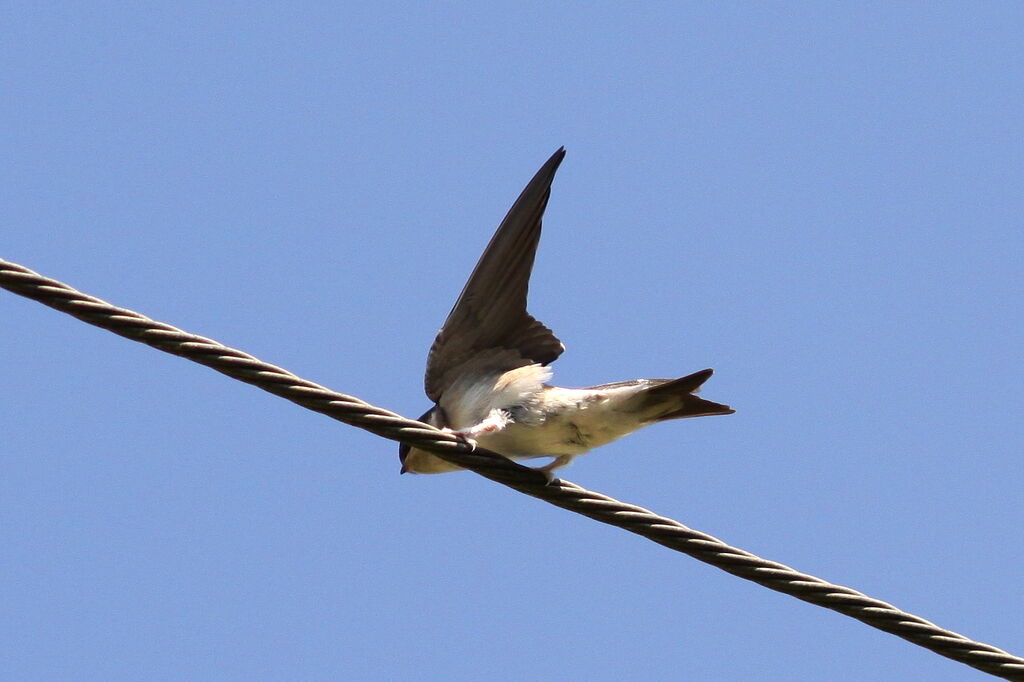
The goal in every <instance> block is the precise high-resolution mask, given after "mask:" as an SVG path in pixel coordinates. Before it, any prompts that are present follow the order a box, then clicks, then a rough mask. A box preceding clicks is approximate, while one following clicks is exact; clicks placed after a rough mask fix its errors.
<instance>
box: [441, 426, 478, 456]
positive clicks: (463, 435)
mask: <svg viewBox="0 0 1024 682" xmlns="http://www.w3.org/2000/svg"><path fill="white" fill-rule="evenodd" d="M441 430H442V431H444V432H445V433H450V434H452V435H453V436H455V437H456V438H458V439H459V440H461V441H462V442H463V443H465V444H466V445H468V446H469V449H470V451H473V450H476V440H475V439H474V438H473V436H472V435H470V432H471V431H472V429H466V430H464V431H456V430H455V429H449V428H448V427H447V426H445V427H442V429H441Z"/></svg>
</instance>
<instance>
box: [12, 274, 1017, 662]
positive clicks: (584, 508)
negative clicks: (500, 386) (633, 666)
mask: <svg viewBox="0 0 1024 682" xmlns="http://www.w3.org/2000/svg"><path fill="white" fill-rule="evenodd" d="M0 287H3V288H4V289H7V290H9V291H12V292H14V293H16V294H19V295H21V296H24V297H26V298H30V299H33V300H35V301H38V302H40V303H42V304H44V305H47V306H50V307H51V308H55V309H57V310H60V311H61V312H65V313H68V314H69V315H72V316H74V317H77V318H78V319H80V320H82V321H83V322H88V323H89V324H91V325H95V326H97V327H100V328H102V329H106V330H108V331H111V332H113V333H115V334H118V335H120V336H124V337H125V338H128V339H131V340H133V341H139V342H141V343H145V344H147V345H149V346H152V347H153V348H156V349H158V350H162V351H164V352H165V353H171V354H173V355H178V356H181V357H183V358H186V359H188V360H192V361H193V362H198V363H199V364H202V365H206V366H207V367H210V368H212V369H215V370H217V371H218V372H221V373H222V374H226V375H228V376H229V377H232V378H234V379H238V380H239V381H243V382H245V383H247V384H251V385H253V386H256V387H258V388H261V389H263V390H265V391H268V392H270V393H273V394H274V395H277V396H280V397H282V398H285V399H287V400H290V401H292V402H293V403H296V404H298V405H301V406H302V407H305V408H307V409H310V410H313V411H315V412H319V413H321V414H324V415H327V416H328V417H331V418H333V419H337V420H338V421H341V422H344V423H346V424H350V425H352V426H358V427H359V428H362V429H366V430H367V431H370V432H371V433H374V434H377V435H378V436H382V437H384V438H389V439H391V440H397V441H402V442H405V443H409V444H410V445H415V446H416V447H419V448H424V449H428V450H431V451H433V452H436V453H437V454H438V455H439V456H441V457H442V458H443V459H445V460H447V461H449V462H452V463H453V464H456V465H458V466H460V467H463V468H466V469H470V470H472V471H474V472H476V473H477V474H480V475H481V476H484V477H486V478H489V479H491V480H492V481H496V482H498V483H502V484H504V485H507V486H509V487H511V488H513V489H515V490H518V491H519V492H522V493H525V494H527V495H531V496H533V497H536V498H538V499H541V500H544V501H545V502H549V503H551V504H553V505H555V506H558V507H561V508H563V509H567V510H569V511H573V512H576V513H577V514H582V515H584V516H587V517H589V518H591V519H594V520H595V521H600V522H601V523H606V524H609V525H612V526H616V527H618V528H622V529H624V530H628V531H629V532H631V533H636V534H637V535H641V536H643V537H645V538H647V539H649V540H652V541H654V542H657V543H658V544H661V545H664V546H665V547H668V548H670V549H674V550H676V551H678V552H683V553H684V554H688V555H690V556H691V557H693V558H695V559H698V560H700V561H703V562H705V563H708V564H711V565H712V566H716V567H718V568H720V569H722V570H724V571H728V572H729V573H732V574H733V575H736V576H739V577H741V578H745V579H747V580H751V581H753V582H756V583H758V584H760V585H763V586H765V587H767V588H770V589H772V590H775V591H777V592H782V593H784V594H788V595H790V596H793V597H796V598H797V599H802V600H803V601H806V602H810V603H812V604H816V605H818V606H822V607H825V608H827V609H831V610H833V611H838V612H839V613H842V614H844V615H847V616H850V617H851V618H856V619H857V620H859V621H861V622H863V623H866V624H868V625H870V626H872V627H875V628H878V629H879V630H883V631H885V632H888V633H891V634H894V635H896V636H898V637H902V638H903V639H905V640H907V641H909V642H913V643H914V644H917V645H918V646H922V647H925V648H926V649H929V650H931V651H933V652H935V653H937V654H940V655H942V656H945V657H947V658H951V659H953V660H955V661H959V662H961V663H965V664H967V665H969V666H971V667H974V668H977V669H978V670H982V671H984V672H987V673H990V674H992V675H995V676H997V677H1002V678H1004V679H1008V680H1024V659H1022V658H1020V657H1017V656H1014V655H1012V654H1010V653H1008V652H1006V651H1003V650H1002V649H998V648H996V647H994V646H991V645H989V644H984V643H982V642H977V641H974V640H971V639H969V638H967V637H965V636H963V635H960V634H958V633H955V632H952V631H950V630H944V629H942V628H940V627H938V626H937V625H935V624H933V623H930V622H928V621H926V620H924V619H923V618H920V617H918V616H915V615H913V614H910V613H907V612H905V611H901V610H900V609H898V608H896V607H895V606H893V605H891V604H887V603H885V602H883V601H879V600H877V599H873V598H871V597H869V596H867V595H865V594H863V593H861V592H858V591H856V590H854V589H851V588H849V587H844V586H842V585H836V584H833V583H829V582H827V581H825V580H822V579H821V578H817V577H815V576H812V575H807V574H805V573H800V572H799V571H796V570H794V569H792V568H790V567H788V566H785V565H783V564H780V563H776V562H774V561H769V560H767V559H763V558H761V557H758V556H756V555H754V554H751V553H750V552H746V551H744V550H742V549H738V548H736V547H731V546H730V545H727V544H726V543H724V542H722V541H721V540H718V539H717V538H714V537H712V536H710V535H707V534H705V533H701V532H699V531H696V530H693V529H691V528H688V527H686V526H684V525H683V524H681V523H679V522H678V521H675V520H673V519H670V518H666V517H664V516H659V515H657V514H655V513H654V512H651V511H649V510H647V509H644V508H642V507H637V506H635V505H631V504H627V503H624V502H620V501H618V500H616V499H614V498H611V497H608V496H606V495H602V494H600V493H597V492H593V491H591V490H586V489H584V488H581V487H580V486H578V485H576V484H574V483H570V482H568V481H563V480H561V479H555V480H554V481H552V482H551V483H550V484H549V483H548V482H547V479H546V477H545V476H544V475H543V474H541V473H539V472H537V471H534V470H533V469H531V468H529V467H525V466H522V465H519V464H516V463H515V462H512V461H511V460H509V459H507V458H505V457H503V456H501V455H498V454H495V453H492V452H488V451H486V450H482V449H476V450H473V449H472V448H471V447H470V446H469V445H467V444H466V443H465V442H463V441H462V440H460V439H459V438H458V437H456V436H454V435H452V434H450V433H445V432H443V431H440V430H438V429H436V428H434V427H432V426H429V425H427V424H424V423H422V422H418V421H415V420H412V419H406V418H405V417H402V416H401V415H398V414H395V413H394V412H389V411H388V410H384V409H381V408H379V407H376V406H374V405H370V404H369V403H366V402H364V401H362V400H359V399H358V398H355V397H353V396H349V395H345V394H343V393H336V392H334V391H332V390H330V389H328V388H325V387H324V386H320V385H319V384H315V383H313V382H311V381H307V380H306V379H302V378H300V377H298V376H295V375H294V374H292V373H291V372H288V371H287V370H284V369H282V368H280V367H275V366H274V365H269V364H267V363H265V362H262V361H261V360H259V359H257V358H255V357H253V356H251V355H249V354H248V353H244V352H242V351H240V350H237V349H235V348H230V347H228V346H224V345H222V344H220V343H217V342H216V341H214V340H212V339H208V338H205V337H202V336H197V335H195V334H189V333H188V332H185V331H183V330H181V329H178V328H177V327H173V326H171V325H169V324H165V323H163V322H157V321H156V320H152V319H150V318H148V317H146V316H145V315H142V314H140V313H137V312H134V311H131V310H127V309H124V308H118V307H116V306H113V305H111V304H109V303H107V302H105V301H102V300H100V299H98V298H95V297H94V296H89V295H88V294H84V293H82V292H80V291H78V290H76V289H74V288H72V287H70V286H68V285H67V284H64V283H62V282H58V281H57V280H53V279H49V278H47V277H43V276H42V275H39V274H37V273H35V272H33V271H32V270H29V269H28V268H26V267H24V266H21V265H17V264H15V263H11V262H8V261H5V260H2V259H0Z"/></svg>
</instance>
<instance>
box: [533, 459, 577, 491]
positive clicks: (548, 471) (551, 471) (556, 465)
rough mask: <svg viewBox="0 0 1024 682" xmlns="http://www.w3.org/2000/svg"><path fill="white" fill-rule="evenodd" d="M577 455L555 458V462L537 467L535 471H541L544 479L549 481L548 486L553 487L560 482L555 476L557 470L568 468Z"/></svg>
mask: <svg viewBox="0 0 1024 682" xmlns="http://www.w3.org/2000/svg"><path fill="white" fill-rule="evenodd" d="M574 457H576V455H559V456H558V457H555V459H554V461H552V462H551V463H549V464H545V465H544V466H542V467H535V468H534V471H539V472H540V473H542V474H544V478H546V479H548V485H551V484H552V483H554V482H555V481H557V480H558V477H557V476H555V469H561V468H562V467H564V466H568V465H569V462H571V461H572V460H573V458H574Z"/></svg>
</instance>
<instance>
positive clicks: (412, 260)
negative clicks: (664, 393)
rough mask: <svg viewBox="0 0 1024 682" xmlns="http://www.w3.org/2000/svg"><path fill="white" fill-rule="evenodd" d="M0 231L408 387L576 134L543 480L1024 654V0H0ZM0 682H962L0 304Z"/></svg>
mask: <svg viewBox="0 0 1024 682" xmlns="http://www.w3.org/2000/svg"><path fill="white" fill-rule="evenodd" d="M3 24H4V27H5V28H4V34H5V37H4V40H3V42H2V43H0V52H2V78H3V90H4V92H5V96H4V97H3V98H2V101H0V128H2V129H3V131H4V132H3V135H2V136H0V157H2V158H3V162H2V163H0V169H2V170H0V172H2V174H3V176H2V182H0V225H2V228H0V256H2V257H4V258H7V259H9V260H13V261H15V262H19V263H22V264H24V265H27V266H28V267H31V268H33V269H36V270H38V271H40V272H42V273H43V274H45V275H48V276H51V277H54V278H57V279H61V280H63V281H66V282H68V283H70V284H72V285H73V286H76V287H79V288H81V289H83V290H84V291H86V292H88V293H91V294H93V295H96V296H99V297H101V298H105V299H107V300H109V301H111V302H113V303H115V304H117V305H121V306H125V307H129V308H132V309H135V310H138V311H140V312H143V313H145V314H147V315H150V316H152V317H155V318H157V319H159V320H163V321H167V322H170V323H172V324H175V325H178V326H181V327H183V328H185V329H187V330H189V331H192V332H195V333H198V334H203V335H206V336H210V337H213V338H215V339H218V340H219V341H221V342H223V343H226V344H228V345H232V346H236V347H239V348H242V349H244V350H246V351H248V352H250V353H253V354H255V355H257V356H259V357H260V358H262V359H264V360H267V361H268V362H272V363H275V364H278V365H281V366H284V367H287V368H288V369H290V370H292V371H294V372H296V373H298V374H300V375H302V376H304V377H307V378H309V379H312V380H314V381H317V382H320V383H323V384H325V385H328V386H330V387H332V388H334V389H336V390H339V391H342V392H346V393H350V394H353V395H356V396H359V397H361V398H363V399H365V400H368V401H370V402H372V403H375V404H377V405H381V406H383V407H387V408H389V409H393V410H396V411H399V412H402V413H403V414H406V415H409V416H416V415H418V414H420V413H421V412H422V411H423V410H424V409H425V408H426V407H427V401H426V398H425V397H424V396H423V394H422V371H423V365H424V360H425V356H426V351H427V348H428V346H429V344H430V342H431V340H432V338H433V335H434V333H435V331H436V329H437V327H438V326H439V325H440V323H441V322H442V320H443V318H444V316H445V315H446V314H447V312H448V310H449V308H450V307H451V305H452V303H453V302H454V300H455V297H456V295H457V294H458V292H459V290H460V288H461V287H462V284H463V282H464V281H465V278H466V277H467V276H468V274H469V272H470V270H471V269H472V266H473V264H474V263H475V262H476V259H477V257H478V256H479V253H480V251H481V250H482V248H483V246H484V245H485V244H486V243H487V240H488V239H489V238H490V235H491V233H492V231H493V229H494V228H495V227H496V226H497V224H498V222H499V221H500V219H501V217H502V216H503V215H504V213H505V211H506V210H507V209H508V207H509V205H510V204H511V202H512V201H513V200H514V199H515V197H516V195H517V194H518V192H519V191H520V189H521V188H522V186H523V185H524V184H525V183H526V181H527V180H528V179H529V178H530V176H531V175H532V174H533V172H534V171H535V170H536V169H537V168H538V167H539V166H540V164H541V163H543V161H544V160H545V159H546V158H547V157H548V156H549V155H550V154H551V152H553V151H554V150H555V149H556V148H557V147H559V146H560V145H565V146H566V148H567V149H568V156H567V158H566V160H565V162H564V163H563V165H562V167H561V170H560V171H559V175H558V177H557V178H556V180H555V183H554V189H553V194H552V199H551V203H550V205H549V208H548V212H547V219H546V221H545V233H544V237H543V239H542V241H541V246H540V253H539V255H538V258H537V266H536V270H535V272H534V277H533V281H532V288H531V306H530V307H531V312H533V313H534V315H536V316H537V317H538V318H539V319H541V320H543V321H544V322H546V323H547V324H548V325H549V326H551V327H552V328H553V329H554V330H555V331H556V333H557V334H558V335H559V336H560V337H561V338H562V340H563V341H564V342H565V344H566V346H567V347H568V350H567V352H566V353H565V355H564V356H563V357H562V358H561V359H560V360H559V361H558V362H557V363H556V364H555V366H554V369H555V380H556V381H558V382H559V383H561V384H562V385H568V386H582V385H588V384H595V383H601V382H607V381H615V380H621V379H627V378H633V377H638V376H679V375H682V374H686V373H689V372H692V371H695V370H699V369H702V368H704V367H714V368H715V369H716V374H715V376H714V377H713V378H712V380H711V381H710V382H709V383H708V384H707V385H706V387H705V391H704V393H705V395H706V396H707V397H708V398H710V399H713V400H718V401H721V402H727V403H730V404H731V405H732V406H733V407H735V408H736V409H737V413H736V414H735V415H732V416H730V417H723V418H714V419H695V420H686V421H681V422H675V423H669V424H662V425H658V426H655V427H652V428H650V429H647V430H645V431H642V432H640V433H637V434H635V435H633V436H631V437H630V438H627V439H625V440H623V441H620V442H617V443H614V444H612V445H609V446H606V447H604V448H601V449H600V450H598V451H596V452H593V453H592V454H590V455H587V456H586V457H583V458H580V459H577V461H576V462H575V463H574V464H573V466H572V467H571V468H569V469H568V470H567V471H566V474H565V477H566V478H568V479H570V480H573V481H576V482H578V483H580V484H581V485H584V486H586V487H589V488H593V489H596V490H599V491H602V492H604V493H607V494H610V495H612V496H615V497H618V498H620V499H623V500H626V501H630V502H633V503H636V504H640V505H642V506H645V507H648V508H650V509H653V510H655V511H657V512H659V513H662V514H665V515H667V516H671V517H673V518H676V519H679V520H680V521H682V522H683V523H686V524H687V525H690V526H692V527H694V528H697V529H700V530H702V531H705V532H708V533H711V534H712V535H715V536H717V537H720V538H722V539H724V540H726V541H728V542H731V543H733V544H736V545H738V546H740V547H743V548H745V549H747V550H749V551H752V552H755V553H758V554H760V555H762V556H766V557H768V558H771V559H774V560H777V561H781V562H783V563H786V564H789V565H791V566H793V567H795V568H798V569H800V570H803V571H806V572H809V573H812V574H815V575H818V576H821V577H823V578H825V579H828V580H832V581H834V582H838V583H842V584H845V585H849V586H851V587H854V588H856V589H859V590H862V591H864V592H867V593H868V594H870V595H872V596H874V597H877V598H880V599H884V600H887V601H890V602H893V603H895V604H896V605H898V606H900V607H902V608H904V609H906V610H908V611H911V612H913V613H916V614H918V615H920V616H922V617H924V618H927V619H930V620H932V621H934V622H936V623H938V624H940V625H942V626H944V627H947V628H950V629H953V630H956V631H958V632H962V633H964V634H966V635H968V636H971V637H974V638H977V639H980V640H983V641H986V642H989V643H992V644H995V645H997V646H1001V647H1004V648H1007V649H1009V650H1011V651H1015V652H1016V653H1018V654H1020V653H1021V652H1022V651H1024V618H1021V615H1020V614H1021V613H1022V612H1024V578H1022V575H1021V571H1020V567H1021V566H1022V565H1024V531H1022V530H1021V529H1022V528H1024V495H1022V494H1021V490H1024V465H1022V449H1024V448H1022V446H1024V426H1022V423H1024V420H1022V413H1024V389H1022V386H1024V370H1022V365H1021V357H1020V356H1021V347H1022V346H1024V313H1022V310H1024V307H1022V306H1021V304H1020V299H1021V289H1022V286H1024V274H1022V273H1024V267H1022V262H1024V248H1022V247H1024V236H1022V230H1021V226H1022V216H1024V199H1022V191H1021V187H1022V184H1024V163H1022V162H1024V136H1022V134H1021V129H1022V126H1024V92H1022V90H1024V86H1022V83H1024V74H1022V67H1024V48H1022V46H1021V45H1022V43H1021V40H1020V36H1021V35H1022V33H1024V7H1022V6H1021V5H1020V4H1017V3H1009V2H1007V3H1000V2H989V3H900V4H894V3H857V4H856V5H854V4H839V3H788V4H775V3H772V4H767V3H764V4H746V3H740V4H737V3H733V4H721V3H700V4H698V3H689V4H682V3H679V4H668V3H660V4H653V3H652V4H642V5H631V6H629V7H626V6H619V5H618V4H613V3H604V4H602V3H593V4H588V5H585V6H584V5H578V6H571V7H558V6H551V5H548V4H522V3H517V4H511V3H509V4H502V5H498V4H495V5H490V6H488V7H480V6H478V5H477V4H473V3H446V4H443V5H437V6H433V7H431V8H429V9H427V8H425V7H419V6H415V5H412V4H373V5H366V6H362V7H355V6H350V7H346V6H339V5H335V4H332V3H326V4H311V3H280V4H269V3H260V4H255V5H254V4H251V3H209V4H202V5H199V4H195V5H189V4H182V3H166V4H153V3H147V4H145V5H134V4H127V5H126V4H124V3H110V4H104V3H88V6H85V5H84V4H83V5H67V4H65V5H63V6H57V7H43V6H40V5H38V4H29V3H12V4H8V5H6V6H5V8H4V10H3ZM0 319H2V321H3V334H0V363H2V366H3V375H4V385H5V387H6V390H5V391H4V394H5V396H4V398H3V399H2V403H0V423H2V431H3V438H2V441H3V447H2V448H0V456H2V469H3V475H2V477H0V514H2V524H0V544H2V546H3V548H4V550H3V552H2V553H0V601H2V602H3V604H4V608H3V616H2V617H0V626H2V628H3V636H2V637H0V673H2V676H3V677H5V678H7V679H20V680H48V679H97V680H99V679H103V680H137V679H154V680H158V679H225V680H248V679H254V678H260V679H282V680H283V679H288V680H296V679H302V680H333V679H342V678H347V679H366V680H391V679H412V680H415V679H422V680H430V679H455V680H475V679H496V680H515V679H535V680H545V679H551V680H555V679H559V680H561V679H593V680H618V679H650V680H678V679H688V680H704V679H706V680H731V679H737V680H738V679H744V680H746V679H762V680H819V679H831V680H864V679H929V680H966V679H983V676H982V674H980V673H976V672H974V671H972V670H971V669H969V668H966V667H964V666H961V665H960V664H957V663H953V662H951V661H947V660H946V659H943V658H940V657H938V656H936V655H934V654H931V653H929V652H926V651H924V650H922V649H919V648H917V647H915V646H913V645H910V644H908V643H906V642H904V641H902V640H899V639H896V638H894V637H891V636H889V635H886V634H884V633H881V632H878V631H875V630H873V629H870V628H868V627H866V626H864V625H861V624H860V623H858V622H855V621H852V620H850V619H847V618H845V617H842V616H840V615H837V614H834V613H832V612H829V611H825V610H822V609H819V608H816V607H813V606H810V605H807V604H804V603H802V602H799V601H797V600H794V599H792V598H789V597H785V596H782V595H778V594H776V593H773V592H770V591H768V590H766V589H764V588H761V587H759V586H756V585H753V584H750V583H747V582H745V581H742V580H740V579H738V578H735V577H732V576H730V575H728V574H725V573H723V572H721V571H718V570H716V569H713V568H711V567H708V566H706V565H704V564H701V563H699V562H697V561H695V560H693V559H690V558H688V557H686V556H683V555H679V554H675V553H673V552H670V551H669V550H666V549H664V548H662V547H660V546H657V545H654V544H652V543H649V542H647V541H644V540H642V539H640V538H637V537H634V536H632V535H630V534H628V533H624V532H622V531H619V530H615V529H611V528H608V527H605V526H602V525H599V524H597V523H594V522H592V521H590V520H587V519H585V518H583V517H579V516H575V515H572V514H569V513H567V512H564V511H562V510H559V509H555V508H554V507H550V506H548V505H545V504H543V503H540V502H538V501H536V500H533V499H530V498H527V497H524V496H521V495H519V494H516V493H514V492H511V491H509V490H506V489H504V488H502V487H500V486H497V485H495V484H492V483H490V482H488V481H486V480H483V479H480V478H478V477H476V476H474V475H473V474H470V473H458V474H450V475H444V476H419V477H414V476H399V475H398V462H397V456H396V449H397V448H396V445H395V444H394V443H391V442H387V441H384V440H381V439H378V438H376V437H374V436H371V435H369V434H367V433H365V432H362V431H359V430H356V429H354V428H349V427H346V426H343V425H341V424H338V423H335V422H333V421H331V420H329V419H325V418H324V417H322V416H319V415H316V414H313V413H310V412H307V411H304V410H302V409H300V408H297V407H295V406H293V405H291V404H289V403H287V402H284V401H282V400H280V399H278V398H275V397H273V396H270V395H268V394H264V393H262V392H261V391H258V390H255V389H252V388H250V387H247V386H244V385H242V384H240V383H237V382H233V381H231V380H229V379H227V378H225V377H222V376H221V375H219V374H216V373H215V372H212V371H210V370H208V369H205V368H203V367H200V366H198V365H194V364H191V363H188V362H185V361H183V360H180V359H177V358H174V357H171V356H167V355H164V354H161V353H158V352H156V351H153V350H151V349H149V348H146V347H144V346H141V345H138V344H133V343H131V342H129V341H126V340H123V339H121V338H119V337H116V336H113V335H111V334H109V333H106V332H102V331H100V330H96V329H94V328H91V327H88V326H87V325H84V324H82V323H80V322H78V321H76V320H74V319H72V318H70V317H68V316H65V315H62V314H60V313H57V312H55V311H52V310H50V309H47V308H45V307H43V306H40V305H38V304H36V303H33V302H30V301H27V300H24V299H20V298H18V297H15V296H13V295H10V294H6V293H2V292H0Z"/></svg>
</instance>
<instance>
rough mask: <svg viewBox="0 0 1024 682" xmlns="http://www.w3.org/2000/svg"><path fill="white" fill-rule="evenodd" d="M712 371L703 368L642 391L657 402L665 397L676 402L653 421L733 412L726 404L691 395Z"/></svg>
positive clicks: (663, 401)
mask: <svg viewBox="0 0 1024 682" xmlns="http://www.w3.org/2000/svg"><path fill="white" fill-rule="evenodd" d="M713 373H714V370H711V369H703V370H701V371H699V372H694V373H693V374H688V375H687V376H685V377H680V378H679V379H670V380H666V381H664V382H662V383H660V384H658V385H657V386H652V387H651V388H649V389H647V390H646V391H644V393H646V395H647V397H648V398H649V399H651V400H652V401H654V402H657V403H659V404H664V403H665V402H666V401H667V399H671V398H675V401H673V402H675V403H676V404H675V406H673V409H671V410H670V411H669V412H665V413H663V414H660V415H658V416H657V417H656V418H655V421H665V420H668V419H684V418H686V417H707V416H711V415H715V414H732V413H733V412H735V411H736V410H734V409H732V408H731V407H729V406H728V405H723V404H721V403H716V402H712V401H710V400H704V399H703V398H698V397H697V396H695V395H693V393H696V392H697V391H699V390H700V387H701V385H702V384H703V383H704V382H705V381H707V380H708V379H709V378H710V377H711V375H712V374H713Z"/></svg>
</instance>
